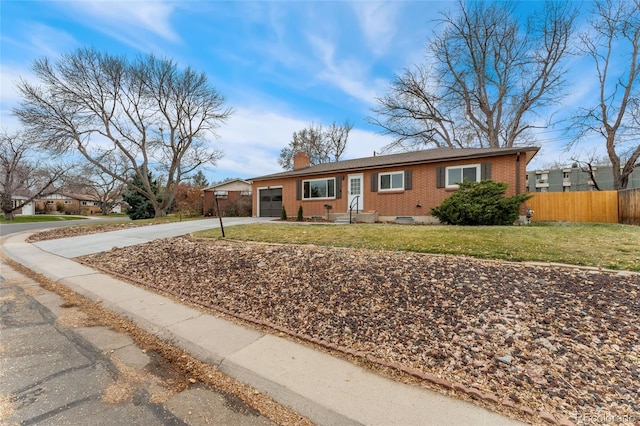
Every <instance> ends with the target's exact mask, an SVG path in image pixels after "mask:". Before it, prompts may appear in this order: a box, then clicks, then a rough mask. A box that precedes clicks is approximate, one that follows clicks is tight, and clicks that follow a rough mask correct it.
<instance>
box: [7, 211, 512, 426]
mask: <svg viewBox="0 0 640 426" xmlns="http://www.w3.org/2000/svg"><path fill="white" fill-rule="evenodd" d="M194 222H200V221H194ZM203 222H206V226H207V228H211V226H212V222H211V221H203ZM246 222H247V220H246V219H245V220H242V219H239V220H237V221H232V222H229V224H234V223H246ZM167 225H171V226H165V225H154V226H150V227H142V228H135V229H128V230H123V231H116V232H109V233H103V234H95V235H89V236H81V237H73V238H67V239H63V240H51V241H46V242H41V243H36V244H29V243H26V242H25V238H26V234H19V235H16V236H11V237H8V238H7V239H6V240H5V241H4V244H3V246H2V248H3V251H4V253H5V254H6V255H7V256H8V257H9V258H11V259H13V260H15V261H17V262H19V263H21V264H23V265H25V266H26V267H28V268H30V269H32V270H34V271H36V272H38V273H40V274H43V275H45V276H47V277H48V278H50V279H52V280H55V281H58V282H60V283H61V284H64V285H65V286H67V287H69V288H71V289H72V290H74V291H76V292H78V293H80V294H82V295H84V296H86V297H88V298H90V299H92V300H99V301H100V302H101V303H102V305H103V306H104V307H105V308H108V309H111V310H112V311H115V312H117V313H120V314H122V315H125V316H127V317H129V318H131V319H132V320H133V321H135V322H136V323H137V325H138V326H139V327H141V328H143V329H145V330H147V331H149V332H152V333H154V334H156V335H158V336H159V337H160V338H162V339H165V340H169V341H171V342H172V343H173V344H175V345H177V346H180V347H181V348H183V349H184V350H186V351H188V352H189V353H191V354H192V355H194V356H195V357H197V358H198V359H200V360H202V361H204V362H207V363H211V364H215V365H216V366H218V368H219V369H220V370H221V371H222V372H224V373H225V374H227V375H229V376H231V377H233V378H235V379H237V380H240V381H242V382H245V383H248V384H250V385H251V386H253V387H254V388H256V389H258V390H260V391H261V392H264V393H266V394H268V395H270V396H271V397H273V398H274V399H275V400H276V401H278V402H279V403H281V404H283V405H285V406H289V407H291V408H292V409H293V410H295V411H297V412H298V413H300V414H302V415H304V416H307V417H308V418H310V419H311V420H312V421H313V422H315V423H317V424H322V425H461V424H465V425H516V424H521V423H519V422H517V421H515V420H513V419H510V418H507V417H503V416H501V415H499V414H496V413H493V412H490V411H488V410H485V409H483V408H480V407H478V406H475V405H473V404H470V403H467V402H464V401H460V400H457V399H452V398H448V397H446V396H444V395H441V394H439V393H436V392H432V391H429V390H427V389H423V388H419V387H416V386H411V385H405V384H402V383H399V382H395V381H392V380H389V379H386V378H384V377H381V376H379V375H377V374H375V373H373V372H371V371H369V370H366V369H363V368H361V367H358V366H356V365H354V364H351V363H349V362H347V361H344V360H342V359H338V358H335V357H332V356H330V355H328V354H326V353H324V352H319V351H315V350H313V349H311V348H309V347H307V346H304V345H301V344H297V343H293V342H291V341H289V340H287V339H283V338H279V337H276V336H273V335H269V334H263V333H261V332H259V331H257V330H254V329H251V328H246V327H242V326H239V325H237V324H235V323H232V322H229V321H226V320H223V319H220V318H218V317H216V316H214V315H205V314H203V313H201V312H200V311H198V310H195V309H192V308H190V307H187V306H185V305H181V304H179V303H176V302H174V301H173V300H171V299H169V298H166V297H163V296H160V295H158V294H155V293H153V292H150V291H147V290H144V289H142V288H139V287H136V286H133V285H130V284H127V283H125V282H123V281H120V280H117V279H114V278H112V277H110V276H108V275H106V274H103V273H98V272H97V271H95V270H93V269H91V268H88V267H85V266H83V265H80V264H78V263H76V262H73V261H72V260H69V258H72V257H75V256H80V255H84V254H90V253H95V252H99V251H104V250H109V249H111V248H112V247H122V246H128V245H133V244H139V243H141V242H147V241H150V240H153V239H155V238H162V237H169V236H176V235H182V234H185V233H189V232H192V231H194V230H198V229H204V228H202V226H204V224H199V223H191V224H190V222H182V223H181V225H182V226H176V224H167ZM178 225H180V224H178ZM226 225H227V223H225V226H226Z"/></svg>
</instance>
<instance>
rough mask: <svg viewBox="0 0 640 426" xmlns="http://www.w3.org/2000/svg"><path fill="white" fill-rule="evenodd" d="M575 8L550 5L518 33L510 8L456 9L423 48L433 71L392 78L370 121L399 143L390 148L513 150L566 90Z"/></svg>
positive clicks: (419, 69) (470, 5)
mask: <svg viewBox="0 0 640 426" xmlns="http://www.w3.org/2000/svg"><path fill="white" fill-rule="evenodd" d="M575 16H576V10H575V8H573V7H572V6H570V5H568V4H567V3H566V2H559V1H558V2H554V1H549V2H547V3H545V9H544V11H543V13H542V14H541V15H539V16H533V17H532V18H531V19H530V21H529V25H528V26H527V28H522V27H521V24H520V21H519V20H518V19H517V17H516V15H515V12H514V10H513V5H512V4H511V3H495V2H493V3H486V2H483V1H474V2H463V1H460V2H459V4H458V11H456V12H455V13H453V12H451V13H444V14H443V16H442V19H440V21H439V23H440V24H441V28H443V29H442V30H441V32H440V33H439V34H437V35H435V36H434V37H433V39H432V40H431V41H430V43H429V44H428V46H427V53H428V60H429V61H430V62H431V63H432V64H433V65H432V66H431V67H427V66H424V65H416V66H415V67H414V68H412V69H410V70H406V71H405V72H404V74H403V75H401V76H396V78H395V80H394V81H393V83H392V85H391V89H390V91H389V94H387V95H385V96H383V97H381V98H379V99H378V106H377V107H375V108H373V109H372V112H373V113H374V117H372V118H369V121H370V122H371V123H373V124H375V125H378V126H380V127H381V128H382V133H385V134H390V135H394V136H395V137H396V140H395V141H394V142H393V143H392V144H391V145H389V146H388V147H387V149H392V148H395V147H408V148H416V147H420V146H436V147H441V146H448V147H469V146H480V147H483V146H487V147H495V148H497V147H511V146H515V145H517V144H520V143H523V142H525V141H527V135H528V132H527V130H528V129H530V128H531V124H530V121H531V120H530V118H531V117H532V116H533V115H534V114H535V113H536V110H537V109H538V108H541V107H544V106H548V105H550V104H551V103H553V102H556V101H557V99H558V97H559V96H560V94H561V93H562V90H563V88H564V81H563V79H562V76H563V75H564V70H563V69H562V66H561V60H562V58H564V57H565V56H566V55H567V54H568V53H569V40H570V36H571V34H572V31H573V23H574V19H575Z"/></svg>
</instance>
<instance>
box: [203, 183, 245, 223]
mask: <svg viewBox="0 0 640 426" xmlns="http://www.w3.org/2000/svg"><path fill="white" fill-rule="evenodd" d="M202 194H203V199H202V214H203V215H204V216H212V215H215V214H216V198H217V199H218V208H219V209H220V211H221V212H222V215H223V216H245V215H246V216H248V215H251V182H249V181H246V180H242V179H234V180H230V181H227V182H223V183H220V184H217V185H213V186H210V187H208V188H205V189H203V190H202Z"/></svg>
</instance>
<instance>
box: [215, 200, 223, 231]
mask: <svg viewBox="0 0 640 426" xmlns="http://www.w3.org/2000/svg"><path fill="white" fill-rule="evenodd" d="M214 198H215V199H216V210H217V211H218V219H219V220H220V230H221V231H222V238H224V226H223V225H222V213H220V206H219V205H218V197H217V196H215V195H214Z"/></svg>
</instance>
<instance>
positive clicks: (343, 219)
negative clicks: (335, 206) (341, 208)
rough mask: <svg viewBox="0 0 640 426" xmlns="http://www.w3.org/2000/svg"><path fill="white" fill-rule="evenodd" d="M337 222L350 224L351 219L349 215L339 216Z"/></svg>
mask: <svg viewBox="0 0 640 426" xmlns="http://www.w3.org/2000/svg"><path fill="white" fill-rule="evenodd" d="M335 223H337V224H341V225H348V224H350V223H351V222H350V221H349V216H340V217H339V218H336V220H335Z"/></svg>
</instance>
